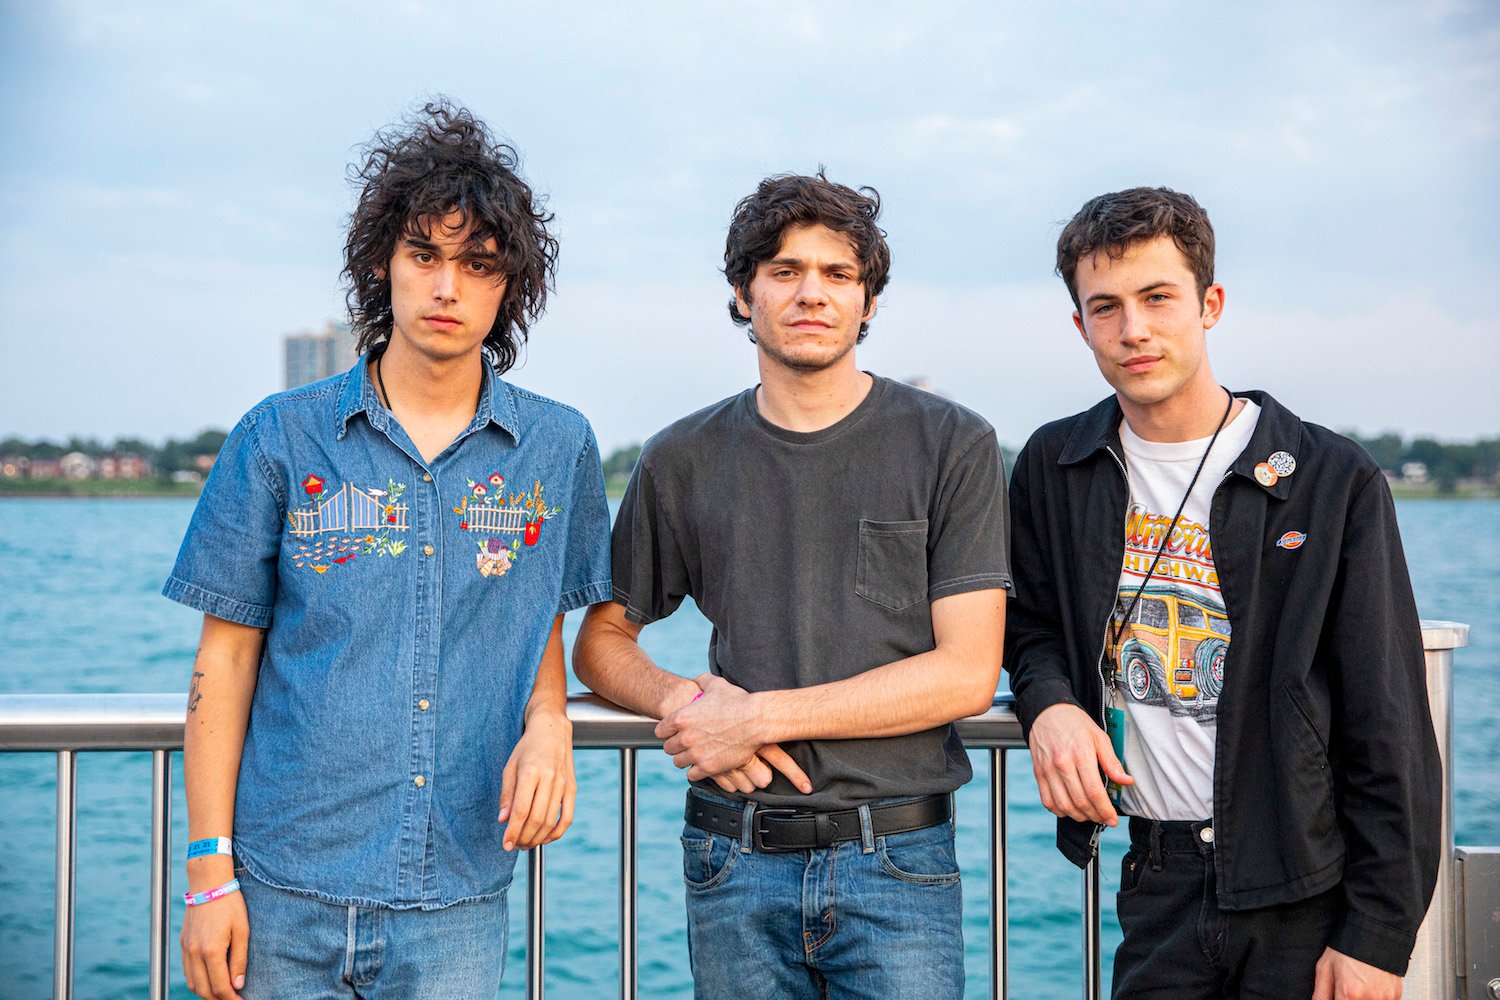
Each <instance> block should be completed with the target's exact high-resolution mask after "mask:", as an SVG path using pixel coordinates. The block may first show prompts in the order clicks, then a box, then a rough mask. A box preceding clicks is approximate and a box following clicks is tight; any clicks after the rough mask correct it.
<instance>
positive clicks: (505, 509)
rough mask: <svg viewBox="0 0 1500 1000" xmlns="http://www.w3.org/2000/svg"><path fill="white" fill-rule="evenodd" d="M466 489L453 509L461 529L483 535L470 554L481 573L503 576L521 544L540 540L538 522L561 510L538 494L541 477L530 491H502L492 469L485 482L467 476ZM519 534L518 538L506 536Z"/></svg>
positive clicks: (501, 480) (502, 479)
mask: <svg viewBox="0 0 1500 1000" xmlns="http://www.w3.org/2000/svg"><path fill="white" fill-rule="evenodd" d="M468 482H469V492H468V493H467V494H465V495H464V497H463V498H462V499H461V500H460V501H459V503H458V506H457V507H454V508H453V513H455V514H457V515H458V516H459V522H458V527H459V530H461V531H469V532H473V533H474V534H477V535H482V536H484V537H482V538H480V539H478V545H479V552H478V554H477V555H476V556H475V557H474V562H475V565H476V566H477V567H478V569H479V574H480V575H481V576H486V577H489V576H504V575H505V574H506V572H507V571H509V570H510V568H511V567H512V566H513V565H515V562H516V559H517V558H518V557H519V556H520V553H521V547H522V546H523V545H524V546H526V547H530V546H533V545H535V544H536V543H537V542H539V541H541V538H542V525H543V524H544V523H545V522H547V521H550V520H551V519H552V518H554V517H556V516H557V515H558V514H560V513H562V508H561V507H548V506H547V502H546V500H545V499H543V496H542V494H543V493H544V492H545V491H544V488H543V486H542V483H541V480H537V481H536V483H535V484H533V486H532V488H531V491H530V492H529V493H527V492H521V493H511V494H509V495H507V494H506V493H505V477H504V476H502V475H500V473H498V472H492V473H490V475H489V478H488V479H487V480H485V481H482V482H481V481H475V480H473V479H470V480H469V481H468ZM507 535H509V536H514V535H520V536H521V537H520V538H514V537H511V538H509V539H507V538H506V536H507Z"/></svg>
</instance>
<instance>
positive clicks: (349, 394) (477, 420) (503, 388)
mask: <svg viewBox="0 0 1500 1000" xmlns="http://www.w3.org/2000/svg"><path fill="white" fill-rule="evenodd" d="M369 362H370V356H369V355H368V354H367V355H364V356H363V357H361V358H360V359H359V360H358V361H356V362H355V363H354V367H353V368H350V369H349V370H348V371H347V372H345V373H344V384H343V386H342V387H341V388H340V390H339V405H338V413H337V417H336V425H335V427H334V433H335V435H336V436H337V437H338V439H339V440H340V441H342V440H343V438H344V435H345V434H347V433H348V431H349V421H350V420H351V419H353V417H354V415H355V414H356V413H363V414H364V415H365V418H366V419H367V420H369V421H370V425H371V426H372V427H374V428H376V429H377V430H384V429H385V428H386V427H387V426H388V425H389V424H390V421H391V413H390V411H389V410H387V409H386V408H385V407H384V406H383V405H382V404H381V402H380V395H379V394H378V393H377V392H376V391H375V383H374V382H373V381H372V380H371V378H370V364H369ZM483 378H484V382H483V384H482V385H481V387H480V390H479V405H478V407H476V408H475V410H474V420H473V422H472V423H470V424H469V430H470V431H474V430H478V429H479V428H481V427H484V426H486V425H488V424H491V423H493V424H494V425H495V426H497V427H499V428H500V429H501V430H503V431H505V432H506V433H507V434H509V435H510V436H511V438H512V440H515V441H519V440H520V439H521V431H520V417H519V414H518V413H517V410H516V397H515V389H514V388H512V387H511V385H510V383H508V382H506V381H505V380H504V379H502V378H501V377H500V376H499V375H497V374H496V373H495V367H494V355H492V354H491V353H490V351H489V349H488V348H486V349H485V351H484V370H483Z"/></svg>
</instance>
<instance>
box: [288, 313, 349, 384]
mask: <svg viewBox="0 0 1500 1000" xmlns="http://www.w3.org/2000/svg"><path fill="white" fill-rule="evenodd" d="M283 341H284V343H285V345H286V351H285V353H286V387H287V388H288V389H295V388H297V386H299V385H306V384H307V383H309V382H316V381H318V379H322V378H327V377H328V376H330V375H337V374H339V373H340V372H344V371H348V369H349V368H350V367H351V366H352V365H353V364H354V361H355V359H356V358H358V357H359V355H358V354H357V353H355V350H354V334H353V333H351V332H350V330H349V325H348V324H347V323H329V324H328V325H327V326H325V327H324V328H323V332H322V333H289V334H287V335H286V337H284V338H283Z"/></svg>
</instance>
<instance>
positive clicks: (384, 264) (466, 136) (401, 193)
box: [343, 99, 557, 372]
mask: <svg viewBox="0 0 1500 1000" xmlns="http://www.w3.org/2000/svg"><path fill="white" fill-rule="evenodd" d="M361 152H362V156H363V159H362V161H361V162H360V163H359V164H358V165H357V166H352V167H350V170H349V174H350V180H351V181H352V182H354V183H356V184H363V185H364V186H363V189H362V190H361V191H360V195H359V203H358V205H356V206H355V209H354V213H353V214H352V215H351V216H350V218H349V237H348V239H347V240H346V241H345V243H344V270H343V275H344V278H345V279H346V281H347V282H348V289H349V290H348V293H347V295H346V301H347V302H348V306H349V320H350V324H351V326H353V328H354V335H355V337H356V338H358V347H359V350H360V352H361V353H364V352H366V351H370V350H374V349H381V348H382V345H383V344H384V343H385V342H386V341H387V340H388V339H389V337H390V334H391V326H392V323H393V322H394V316H393V315H392V312H391V282H390V266H391V258H392V257H393V256H394V255H395V253H396V245H397V244H398V243H399V242H400V241H401V240H402V239H403V238H405V237H406V236H408V235H417V236H421V237H422V238H423V239H427V238H430V237H431V229H432V227H433V225H435V224H437V223H439V222H441V220H443V219H444V218H446V217H447V216H449V215H451V214H452V213H454V212H457V213H458V214H459V216H460V217H461V219H462V223H461V224H462V226H463V227H464V228H466V229H468V230H469V234H468V238H469V240H471V241H474V242H478V243H483V242H484V241H486V240H489V239H491V238H493V239H494V240H495V243H496V244H497V247H498V253H499V258H500V263H499V267H500V270H501V272H502V273H503V274H504V275H505V278H506V286H505V295H504V297H503V298H502V299H501V301H500V311H499V313H498V314H497V315H496V316H495V325H494V327H492V328H491V329H490V332H489V335H488V336H486V337H485V339H484V343H485V345H486V346H487V347H489V348H491V349H492V350H493V351H494V352H495V356H496V362H495V367H496V368H497V369H498V370H499V371H501V372H504V371H508V370H509V369H510V368H511V367H513V366H514V365H515V363H516V358H517V356H518V354H519V352H520V348H521V345H522V344H524V343H525V342H526V335H527V332H528V331H529V330H530V327H531V324H532V323H533V322H534V321H535V320H536V319H537V318H538V317H539V316H541V314H542V311H543V309H545V308H546V304H547V292H548V291H549V290H551V289H553V288H554V287H555V281H556V273H557V240H556V239H555V238H554V237H553V236H552V234H551V233H549V232H548V231H547V225H548V224H549V223H551V222H552V220H553V216H552V214H551V213H549V212H547V211H546V210H545V208H544V205H543V200H542V199H541V198H539V197H538V196H536V195H534V194H533V193H532V190H531V188H530V186H529V185H527V183H526V182H525V181H524V180H522V179H521V177H520V175H519V174H518V173H517V169H518V167H519V164H520V155H519V154H518V153H517V152H516V150H515V148H514V147H512V146H509V145H507V144H505V143H502V142H499V141H497V140H496V139H495V138H494V136H493V135H491V134H490V130H489V129H488V128H487V127H486V126H485V124H484V123H483V122H481V121H480V120H479V119H477V118H475V117H474V115H473V114H471V113H470V112H469V111H468V110H467V109H466V108H463V107H459V106H456V105H454V104H453V103H452V102H450V101H448V100H447V99H439V100H437V101H433V102H430V103H428V104H426V105H424V106H423V107H422V110H421V111H420V112H419V113H418V114H415V115H412V116H410V117H409V118H407V119H406V120H404V121H403V122H401V123H400V124H398V125H393V126H391V127H390V128H386V129H382V130H381V131H379V132H377V133H375V137H374V138H373V139H371V140H370V142H369V143H368V144H367V145H365V146H364V147H363V149H362V151H361Z"/></svg>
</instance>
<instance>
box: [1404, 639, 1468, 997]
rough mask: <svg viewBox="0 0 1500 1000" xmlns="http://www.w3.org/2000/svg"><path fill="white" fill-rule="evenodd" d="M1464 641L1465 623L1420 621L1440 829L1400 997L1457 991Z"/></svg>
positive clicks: (1432, 995) (1444, 994)
mask: <svg viewBox="0 0 1500 1000" xmlns="http://www.w3.org/2000/svg"><path fill="white" fill-rule="evenodd" d="M1468 644H1469V626H1467V625H1461V624H1459V623H1457V622H1441V621H1424V622H1423V623H1422V648H1423V651H1424V653H1425V658H1426V661H1427V704H1428V705H1429V707H1430V708H1431V711H1432V728H1433V732H1434V734H1435V735H1436V736H1437V745H1438V756H1439V757H1440V758H1441V759H1442V763H1443V828H1442V836H1441V838H1440V839H1439V841H1438V844H1439V853H1438V879H1437V888H1436V889H1435V890H1434V891H1433V893H1432V905H1431V906H1429V907H1428V908H1427V917H1426V918H1425V919H1424V920H1423V921H1422V926H1421V928H1420V929H1419V930H1418V931H1417V944H1416V947H1415V948H1414V949H1413V951H1412V956H1411V964H1410V965H1409V966H1408V967H1407V970H1406V979H1405V980H1404V982H1403V983H1402V996H1406V997H1414V998H1421V1000H1425V998H1428V997H1432V998H1435V1000H1436V998H1441V1000H1448V998H1449V997H1453V996H1456V995H1457V992H1458V964H1459V956H1458V940H1457V939H1458V900H1457V898H1456V896H1457V894H1456V892H1455V886H1454V884H1453V650H1455V649H1457V648H1459V647H1461V646H1467V645H1468Z"/></svg>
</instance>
